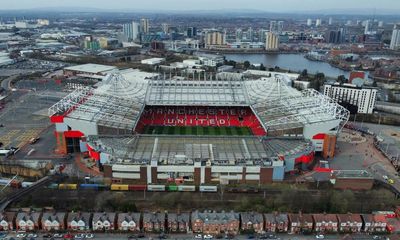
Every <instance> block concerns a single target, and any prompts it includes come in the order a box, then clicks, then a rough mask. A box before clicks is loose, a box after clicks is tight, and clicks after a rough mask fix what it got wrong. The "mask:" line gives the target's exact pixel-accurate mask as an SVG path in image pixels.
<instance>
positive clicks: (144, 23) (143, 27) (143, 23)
mask: <svg viewBox="0 0 400 240" xmlns="http://www.w3.org/2000/svg"><path fill="white" fill-rule="evenodd" d="M149 30H150V24H149V19H147V18H142V19H140V32H141V33H149Z"/></svg>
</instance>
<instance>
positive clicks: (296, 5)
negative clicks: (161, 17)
mask: <svg viewBox="0 0 400 240" xmlns="http://www.w3.org/2000/svg"><path fill="white" fill-rule="evenodd" d="M53 7H81V8H99V9H107V10H114V9H116V10H118V9H124V10H128V9H129V10H130V9H132V10H221V9H256V10H263V11H267V12H296V11H316V10H326V9H357V8H362V9H377V11H378V10H379V9H391V10H394V9H399V10H400V0H11V1H10V0H0V10H8V9H34V8H53Z"/></svg>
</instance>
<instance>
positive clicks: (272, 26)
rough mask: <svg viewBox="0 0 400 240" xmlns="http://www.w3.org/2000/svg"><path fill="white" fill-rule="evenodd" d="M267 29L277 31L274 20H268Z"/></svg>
mask: <svg viewBox="0 0 400 240" xmlns="http://www.w3.org/2000/svg"><path fill="white" fill-rule="evenodd" d="M269 31H270V32H277V31H278V23H277V22H276V21H270V22H269Z"/></svg>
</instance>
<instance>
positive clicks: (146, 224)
mask: <svg viewBox="0 0 400 240" xmlns="http://www.w3.org/2000/svg"><path fill="white" fill-rule="evenodd" d="M143 230H144V231H145V232H164V231H165V213H159V212H156V213H144V214H143Z"/></svg>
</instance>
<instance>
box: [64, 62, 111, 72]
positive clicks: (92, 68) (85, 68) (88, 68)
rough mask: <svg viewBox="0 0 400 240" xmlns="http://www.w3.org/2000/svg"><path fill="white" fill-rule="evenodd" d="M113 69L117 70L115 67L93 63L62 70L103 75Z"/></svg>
mask: <svg viewBox="0 0 400 240" xmlns="http://www.w3.org/2000/svg"><path fill="white" fill-rule="evenodd" d="M115 69H117V67H115V66H108V65H101V64H94V63H88V64H82V65H76V66H71V67H66V68H64V70H68V71H76V72H86V73H92V74H97V73H104V72H107V71H111V70H115Z"/></svg>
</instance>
